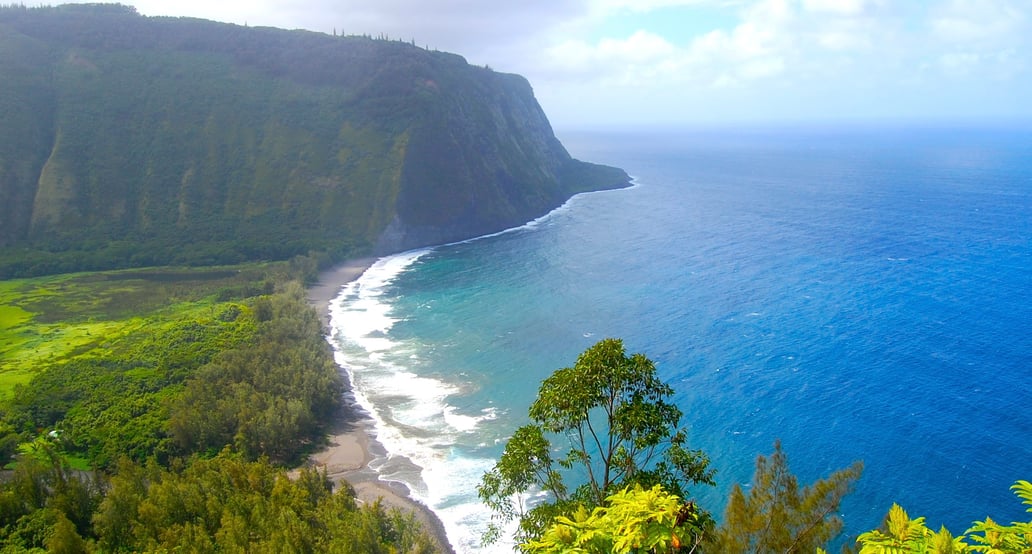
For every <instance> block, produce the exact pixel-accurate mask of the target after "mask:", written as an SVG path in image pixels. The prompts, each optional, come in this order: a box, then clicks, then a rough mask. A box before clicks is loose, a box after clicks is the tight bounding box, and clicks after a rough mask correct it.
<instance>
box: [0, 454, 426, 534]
mask: <svg viewBox="0 0 1032 554" xmlns="http://www.w3.org/2000/svg"><path fill="white" fill-rule="evenodd" d="M0 526H2V527H0V549H2V550H3V551H4V552H32V551H35V552H42V551H44V550H45V551H47V552H198V553H201V552H299V553H318V552H355V553H358V552H363V553H365V552H369V553H394V552H411V553H429V552H433V551H434V546H433V543H432V539H430V537H428V536H427V535H426V534H425V533H424V532H423V531H422V530H421V529H420V527H419V525H418V524H417V523H416V522H415V521H414V520H413V519H412V517H411V516H408V515H403V514H401V513H399V512H397V511H387V510H385V509H384V508H383V506H382V505H381V504H380V503H374V504H368V505H363V506H359V505H358V504H357V502H356V500H355V498H354V494H353V492H352V491H351V490H350V488H348V487H342V488H340V489H339V490H337V491H336V492H333V491H332V487H331V485H330V483H329V481H327V479H326V478H325V476H323V475H320V474H319V473H317V472H315V471H314V470H309V469H304V470H301V472H300V474H299V475H298V476H297V478H295V479H290V478H288V477H287V475H286V473H285V472H284V471H283V470H282V469H277V468H275V467H273V466H272V465H270V464H269V463H268V462H267V461H265V460H258V461H255V462H248V461H245V460H243V459H242V457H240V456H239V455H234V454H231V453H229V452H223V453H220V454H219V455H217V456H216V457H214V458H211V459H199V458H192V459H190V460H188V461H186V462H183V463H181V464H178V465H176V466H174V467H172V468H170V469H162V468H161V467H159V466H158V465H157V464H155V463H153V462H151V463H148V464H142V465H141V464H137V463H134V462H131V461H129V460H127V459H123V460H122V461H121V462H119V464H118V467H117V472H116V473H115V474H114V475H113V476H112V477H110V478H108V477H105V476H100V477H98V478H92V477H86V476H83V475H81V474H78V473H76V472H74V471H72V470H71V469H70V468H69V467H68V466H67V465H65V464H63V463H62V462H61V460H60V458H59V457H58V456H57V455H56V454H53V453H51V456H50V458H49V459H47V460H36V459H27V460H25V461H24V462H23V463H21V464H19V465H18V468H17V469H15V470H14V472H13V473H12V475H11V476H10V477H9V478H8V479H7V480H6V481H5V482H4V483H3V485H2V486H0Z"/></svg>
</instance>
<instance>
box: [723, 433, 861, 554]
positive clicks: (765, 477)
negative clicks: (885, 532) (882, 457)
mask: <svg viewBox="0 0 1032 554" xmlns="http://www.w3.org/2000/svg"><path fill="white" fill-rule="evenodd" d="M862 472H863V464H862V463H860V462H856V463H854V464H853V465H852V466H850V467H848V468H846V469H841V470H839V471H836V472H835V473H833V474H832V475H830V476H829V477H828V478H826V479H820V480H818V481H816V482H815V483H813V484H812V485H808V486H806V487H803V488H802V489H800V488H799V483H798V481H797V479H796V477H795V476H794V475H792V473H791V472H790V471H789V470H788V457H787V456H786V455H785V453H784V452H783V451H782V450H781V443H779V442H778V443H775V444H774V453H773V454H771V456H770V457H769V458H767V457H764V456H760V457H758V458H757V460H756V473H755V475H753V480H752V485H751V486H750V487H749V494H744V493H743V492H742V487H740V486H739V485H738V484H737V483H736V484H735V486H734V488H733V489H732V490H731V496H730V498H729V499H728V503H727V509H726V511H725V513H724V520H723V522H722V523H721V524H720V526H719V527H718V528H717V529H716V531H715V532H714V533H713V534H712V535H710V536H708V537H707V541H706V544H705V546H704V550H705V551H706V552H720V553H723V554H747V553H751V552H814V551H816V550H817V549H818V548H821V547H823V546H826V545H827V544H828V542H829V541H831V540H832V539H834V538H835V537H837V536H838V535H839V533H841V532H842V519H841V518H839V517H838V515H837V512H838V508H839V505H840V504H841V502H842V499H843V498H844V497H845V496H846V495H847V494H849V492H850V491H851V490H852V489H853V484H854V483H855V482H856V480H857V479H859V478H860V474H861V473H862Z"/></svg>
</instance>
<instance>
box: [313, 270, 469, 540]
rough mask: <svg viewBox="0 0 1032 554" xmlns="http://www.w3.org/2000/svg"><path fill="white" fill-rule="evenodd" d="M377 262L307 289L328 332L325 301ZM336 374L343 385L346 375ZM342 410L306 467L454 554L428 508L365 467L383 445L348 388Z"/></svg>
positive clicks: (324, 275)
mask: <svg viewBox="0 0 1032 554" xmlns="http://www.w3.org/2000/svg"><path fill="white" fill-rule="evenodd" d="M375 261H376V258H356V259H353V260H348V261H346V262H344V263H341V264H339V265H337V266H335V267H333V268H332V269H329V270H326V271H323V272H321V273H320V274H319V277H318V281H317V282H316V283H315V284H314V285H312V286H310V287H308V301H309V302H310V303H311V304H312V306H313V307H314V308H315V309H316V311H317V312H318V314H319V319H320V320H321V321H322V322H323V326H324V327H325V328H326V329H327V330H328V329H329V318H330V313H329V306H330V302H331V301H332V300H333V299H334V298H336V297H337V295H338V294H339V293H340V289H341V287H342V286H344V285H345V284H347V283H349V282H351V281H354V280H355V279H358V278H359V277H360V276H361V275H362V273H363V272H365V270H367V269H369V267H370V266H371V265H372V264H373V263H374V262H375ZM341 375H343V376H344V378H345V380H347V375H346V373H344V372H343V370H342V371H341ZM345 387H346V393H345V398H344V406H343V407H342V409H341V413H340V415H339V416H338V418H337V421H335V422H334V424H333V425H332V426H331V431H330V434H329V437H328V440H327V445H326V447H325V448H324V449H323V450H322V451H320V452H318V453H316V454H314V455H312V456H311V457H310V459H309V463H310V464H311V465H312V466H314V467H316V468H319V469H325V470H326V474H327V476H328V477H329V478H330V480H332V481H333V482H334V483H335V484H337V483H340V482H341V481H342V480H343V481H346V482H347V483H348V484H350V485H351V486H352V487H353V488H354V489H355V493H356V495H357V497H358V499H359V500H361V501H363V502H375V501H377V500H378V499H379V500H381V501H382V502H383V503H384V505H385V506H387V507H389V508H398V509H400V510H403V511H405V512H408V513H411V514H413V516H414V517H415V518H416V519H417V520H419V522H420V523H422V524H423V527H424V528H425V529H426V530H427V531H428V532H429V533H430V534H431V535H432V536H433V537H434V538H435V539H436V540H437V542H438V545H439V546H440V548H441V551H443V552H454V551H453V549H452V548H451V545H450V544H449V542H448V538H447V535H446V534H445V532H444V526H443V525H442V524H441V521H440V519H438V518H437V515H436V514H434V512H433V511H431V510H430V509H429V508H428V507H426V506H425V505H423V504H422V503H420V502H417V501H415V500H413V499H412V498H410V497H409V494H408V490H407V489H406V488H405V487H404V486H403V485H401V484H396V483H386V482H384V481H381V480H379V478H378V476H377V474H376V473H375V472H374V471H372V470H371V469H369V468H368V464H369V462H370V460H372V459H373V454H374V453H377V454H380V453H383V446H381V445H380V444H379V443H377V442H376V439H375V429H374V428H373V421H372V419H371V418H370V417H369V415H368V414H367V413H365V411H364V410H363V409H362V408H361V407H360V406H358V405H357V404H356V403H355V402H354V399H353V398H352V396H351V384H350V382H346V383H345Z"/></svg>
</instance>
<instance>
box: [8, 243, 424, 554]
mask: <svg viewBox="0 0 1032 554" xmlns="http://www.w3.org/2000/svg"><path fill="white" fill-rule="evenodd" d="M313 266H314V261H312V260H306V259H300V258H299V259H295V260H293V261H292V262H291V263H276V264H265V265H246V266H232V267H217V268H209V269H188V268H151V269H147V270H127V271H116V272H104V273H80V274H73V275H60V276H51V277H41V278H36V279H23V280H16V281H5V282H2V283H0V296H2V300H3V304H4V305H5V306H6V309H5V310H4V312H3V326H2V327H0V345H2V348H3V366H2V372H0V384H2V386H3V390H5V391H7V394H6V395H5V397H4V398H3V399H2V401H0V454H2V455H3V457H4V459H5V460H4V461H5V462H6V461H7V460H14V461H15V463H13V464H11V467H12V468H13V470H11V472H10V475H9V476H8V477H6V478H5V479H3V480H2V482H0V550H2V551H4V552H22V551H32V550H36V551H41V549H45V550H47V551H56V552H90V551H103V552H137V551H172V550H184V551H191V552H216V551H227V550H229V551H255V552H266V551H267V552H273V551H275V552H281V551H295V552H328V551H334V552H395V551H399V550H400V551H405V552H430V551H432V550H433V549H434V546H433V543H432V542H431V539H430V538H429V537H428V536H427V535H426V534H425V533H424V532H423V531H422V530H421V528H420V527H419V525H417V524H416V523H415V522H413V521H412V519H411V518H410V517H408V516H403V515H401V514H399V513H397V512H393V511H387V510H385V509H384V508H383V506H381V505H380V504H373V505H366V506H358V505H357V503H356V500H355V498H354V494H353V492H352V491H351V490H350V489H349V488H348V487H346V486H345V487H343V488H342V489H341V490H338V491H337V492H336V493H334V492H333V491H332V490H331V487H330V484H329V483H328V482H327V481H326V479H325V476H320V475H318V474H316V473H314V472H312V471H308V470H303V471H302V472H301V473H300V475H299V476H298V477H297V478H296V479H288V478H287V475H286V473H285V470H284V469H283V468H282V466H283V465H293V464H297V463H298V462H299V461H300V460H301V459H302V458H303V457H304V456H305V455H306V453H307V452H309V451H310V450H311V448H312V447H314V446H316V445H318V444H320V443H321V442H322V441H323V440H324V436H325V428H324V427H323V425H324V423H325V422H329V421H332V419H333V416H334V415H335V411H336V410H337V408H338V407H339V402H340V398H341V394H342V382H341V377H340V374H339V371H338V368H337V366H336V364H334V362H333V359H332V355H331V353H330V352H329V346H328V345H327V344H326V342H325V340H324V339H323V336H322V327H321V325H320V323H319V321H318V317H317V315H316V314H315V312H314V310H313V309H312V308H311V307H310V306H308V304H307V301H306V299H305V297H304V289H303V288H302V285H301V280H304V279H306V278H308V277H309V275H310V271H311V270H312V268H313ZM91 470H96V471H91Z"/></svg>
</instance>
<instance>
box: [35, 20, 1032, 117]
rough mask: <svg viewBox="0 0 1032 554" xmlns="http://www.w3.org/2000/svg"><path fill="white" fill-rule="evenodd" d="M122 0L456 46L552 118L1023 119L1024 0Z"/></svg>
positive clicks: (1029, 103)
mask: <svg viewBox="0 0 1032 554" xmlns="http://www.w3.org/2000/svg"><path fill="white" fill-rule="evenodd" d="M45 3H55V2H45ZM123 3H128V4H132V5H135V6H136V8H137V10H138V11H139V12H140V13H141V14H144V15H173V16H190V17H200V18H205V19H213V20H216V21H224V22H231V23H237V24H245V23H246V24H248V25H251V26H259V25H264V26H274V27H282V28H288V29H294V28H303V29H308V30H312V31H318V32H325V33H333V32H337V33H344V34H369V35H373V36H377V35H381V34H385V35H387V36H388V37H390V38H398V39H402V40H406V41H409V40H412V41H414V42H415V43H416V44H417V45H419V46H426V47H429V48H433V49H438V50H443V51H448V52H454V53H457V54H461V55H462V56H464V57H465V58H466V59H467V60H468V61H469V62H470V63H472V64H477V65H488V66H490V67H491V68H493V69H495V70H497V71H504V72H511V73H519V74H521V75H523V76H525V77H527V78H528V79H529V80H530V82H531V84H532V85H533V87H534V91H535V95H536V96H537V98H538V101H539V102H540V103H541V105H542V107H543V108H544V109H545V112H546V114H547V115H548V117H549V119H550V120H551V121H552V123H553V126H555V127H557V128H563V127H566V128H582V127H584V128H586V127H605V126H635V125H656V124H661V125H662V124H677V125H682V124H688V125H691V124H696V125H710V124H720V123H734V124H741V123H752V122H781V123H793V122H839V121H857V120H859V121H867V120H877V121H882V120H906V121H911V120H965V121H966V120H994V121H995V120H1004V121H1008V120H1026V121H1028V120H1032V0H507V1H504V2H503V1H496V0H245V1H237V0H174V1H171V0H137V1H136V2H133V1H131V0H123Z"/></svg>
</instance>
